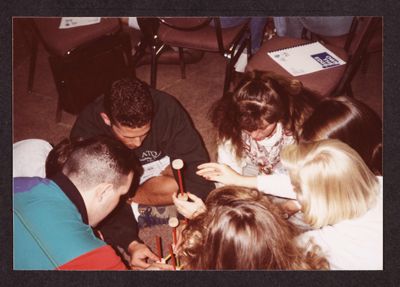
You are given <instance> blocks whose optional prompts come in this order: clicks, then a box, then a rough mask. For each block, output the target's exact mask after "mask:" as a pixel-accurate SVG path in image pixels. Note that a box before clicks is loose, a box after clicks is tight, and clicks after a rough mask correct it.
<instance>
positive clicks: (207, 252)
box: [181, 186, 329, 270]
mask: <svg viewBox="0 0 400 287" xmlns="http://www.w3.org/2000/svg"><path fill="white" fill-rule="evenodd" d="M206 206H207V211H206V212H204V213H202V214H200V215H198V216H197V217H195V218H194V219H192V220H190V222H189V224H188V226H187V227H186V228H185V229H184V230H183V233H182V234H183V242H184V243H183V245H182V249H181V250H182V251H181V260H182V262H183V264H184V268H185V269H192V270H204V269H212V270H224V269H236V270H238V269H239V270H255V269H264V270H315V269H328V268H329V264H328V261H327V260H326V259H325V258H324V257H322V256H321V255H319V247H317V246H316V245H313V244H312V243H310V244H311V246H308V247H311V248H308V247H300V246H299V245H298V243H297V242H296V237H297V235H299V230H298V229H297V228H296V227H295V226H293V225H292V224H291V223H290V222H288V221H287V220H285V219H284V218H283V215H282V214H283V213H282V211H280V210H279V209H278V207H276V206H275V205H273V204H272V203H271V202H270V201H269V200H268V198H267V197H266V196H264V195H262V194H261V193H260V192H258V191H257V190H252V189H247V188H241V187H234V186H226V187H223V188H219V189H216V190H214V191H213V192H211V193H210V195H209V197H208V198H207V201H206Z"/></svg>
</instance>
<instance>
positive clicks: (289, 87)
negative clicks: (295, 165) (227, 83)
mask: <svg viewBox="0 0 400 287" xmlns="http://www.w3.org/2000/svg"><path fill="white" fill-rule="evenodd" d="M316 99H317V97H316V95H315V94H313V93H312V92H311V91H309V90H307V89H305V88H304V87H303V86H302V83H301V82H300V81H298V80H294V79H289V78H286V77H283V76H280V75H277V74H274V73H272V72H262V71H254V72H248V73H246V74H245V76H244V78H243V79H242V80H241V82H240V83H239V84H238V86H237V87H236V89H235V91H234V92H233V94H232V95H231V96H227V97H224V98H222V99H221V100H219V101H218V102H217V103H216V105H215V107H214V108H213V110H212V114H211V117H212V123H213V125H214V126H215V127H216V128H217V130H218V139H217V141H218V162H220V163H225V164H227V165H229V166H231V167H232V168H233V169H234V170H236V171H237V172H239V173H240V174H244V175H246V174H247V175H258V174H271V173H274V172H276V171H278V170H279V169H280V165H279V153H280V150H281V148H282V147H283V146H285V145H287V144H291V143H293V142H295V141H296V140H297V139H298V137H299V134H300V133H301V127H302V125H303V122H304V121H305V120H306V119H307V118H308V117H309V116H310V114H311V113H312V111H313V107H314V106H315V104H316V102H317V100H316Z"/></svg>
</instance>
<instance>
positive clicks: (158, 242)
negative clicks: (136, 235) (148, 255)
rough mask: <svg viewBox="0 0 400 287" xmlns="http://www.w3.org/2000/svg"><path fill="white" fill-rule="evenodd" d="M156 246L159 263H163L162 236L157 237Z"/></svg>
mask: <svg viewBox="0 0 400 287" xmlns="http://www.w3.org/2000/svg"><path fill="white" fill-rule="evenodd" d="M156 246H157V253H158V254H157V255H158V259H159V261H161V258H162V257H163V256H162V249H161V237H160V236H156Z"/></svg>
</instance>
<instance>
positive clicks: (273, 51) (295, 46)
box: [268, 41, 322, 53]
mask: <svg viewBox="0 0 400 287" xmlns="http://www.w3.org/2000/svg"><path fill="white" fill-rule="evenodd" d="M315 43H320V42H319V41H314V42H309V43H304V44H298V45H293V46H290V47H286V48H283V49H276V50H272V51H268V53H275V52H281V51H286V50H289V49H292V48H297V47H302V46H308V45H312V44H315ZM320 44H321V43H320ZM321 45H322V44H321Z"/></svg>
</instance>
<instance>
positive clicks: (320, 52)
mask: <svg viewBox="0 0 400 287" xmlns="http://www.w3.org/2000/svg"><path fill="white" fill-rule="evenodd" d="M268 55H269V56H270V57H271V58H272V59H273V60H274V61H275V62H277V63H278V64H279V65H281V66H282V67H283V68H284V69H285V70H286V71H288V72H289V73H290V74H291V75H292V76H300V75H305V74H310V73H313V72H317V71H321V70H325V69H329V68H333V67H338V66H341V65H344V64H346V62H345V61H343V60H342V59H340V58H339V57H338V56H337V55H335V54H334V53H333V52H332V51H330V50H328V49H327V48H326V47H325V46H323V45H322V44H321V43H319V42H313V43H310V44H305V45H301V46H297V47H292V48H287V49H282V50H278V51H273V52H268Z"/></svg>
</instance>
